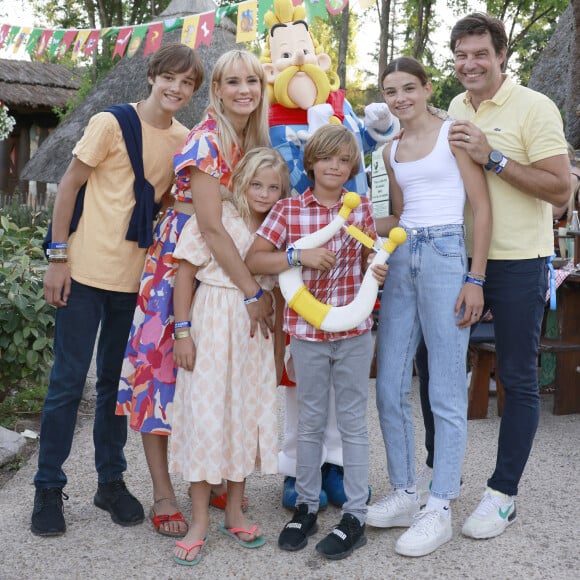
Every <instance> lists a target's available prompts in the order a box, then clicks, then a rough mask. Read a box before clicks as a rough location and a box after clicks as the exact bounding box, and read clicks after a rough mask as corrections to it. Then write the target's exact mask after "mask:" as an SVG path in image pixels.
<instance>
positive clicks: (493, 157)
mask: <svg viewBox="0 0 580 580" xmlns="http://www.w3.org/2000/svg"><path fill="white" fill-rule="evenodd" d="M503 158H504V155H503V153H502V152H501V151H498V150H497V149H493V150H492V151H491V153H490V154H489V160H488V162H487V163H486V164H485V165H484V166H483V167H484V168H485V169H486V170H487V171H489V170H490V169H493V168H494V167H495V166H496V165H499V164H500V163H501V162H502V159H503Z"/></svg>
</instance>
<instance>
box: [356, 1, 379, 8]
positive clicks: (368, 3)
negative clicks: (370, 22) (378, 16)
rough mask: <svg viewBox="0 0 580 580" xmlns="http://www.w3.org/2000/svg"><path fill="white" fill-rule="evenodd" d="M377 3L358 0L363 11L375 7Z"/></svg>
mask: <svg viewBox="0 0 580 580" xmlns="http://www.w3.org/2000/svg"><path fill="white" fill-rule="evenodd" d="M376 3H377V0H358V5H359V6H360V7H361V9H362V10H366V9H367V8H370V7H371V6H374V5H375V4H376Z"/></svg>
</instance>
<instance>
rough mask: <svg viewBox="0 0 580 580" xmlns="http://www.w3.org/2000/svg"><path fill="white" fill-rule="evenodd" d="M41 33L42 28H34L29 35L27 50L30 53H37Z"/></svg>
mask: <svg viewBox="0 0 580 580" xmlns="http://www.w3.org/2000/svg"><path fill="white" fill-rule="evenodd" d="M41 34H42V28H33V29H32V32H31V33H30V34H29V35H28V42H27V43H26V52H27V53H28V54H36V46H37V44H38V40H39V39H40V35H41Z"/></svg>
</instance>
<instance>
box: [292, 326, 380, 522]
mask: <svg viewBox="0 0 580 580" xmlns="http://www.w3.org/2000/svg"><path fill="white" fill-rule="evenodd" d="M290 352H291V353H292V358H293V360H294V369H295V372H296V384H297V386H296V388H297V389H298V444H297V452H296V455H297V457H296V491H297V492H298V499H297V500H296V504H300V503H305V504H307V505H308V508H309V511H310V512H313V511H317V510H318V497H319V494H320V486H321V472H320V463H321V455H322V444H323V438H324V431H325V429H326V424H327V417H328V407H329V401H330V385H334V392H335V401H336V421H337V425H338V430H339V432H340V436H341V440H342V456H343V465H344V492H345V495H346V498H347V500H346V503H345V504H344V505H343V506H342V513H343V514H345V513H350V514H352V515H354V516H355V517H356V518H358V520H359V521H360V522H361V523H364V522H365V520H366V514H367V507H366V501H367V499H368V493H369V490H368V471H369V443H368V430H367V418H366V412H367V401H368V385H369V371H370V366H371V359H372V356H373V345H372V337H371V333H370V332H366V333H364V334H361V335H359V336H355V337H352V338H346V339H344V340H334V341H332V342H311V341H306V340H300V339H297V338H294V337H292V338H291V340H290Z"/></svg>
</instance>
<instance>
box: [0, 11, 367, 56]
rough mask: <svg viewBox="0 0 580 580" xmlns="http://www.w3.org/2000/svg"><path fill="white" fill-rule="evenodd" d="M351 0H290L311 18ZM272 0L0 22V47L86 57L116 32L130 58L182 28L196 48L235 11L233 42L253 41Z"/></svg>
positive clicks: (120, 52)
mask: <svg viewBox="0 0 580 580" xmlns="http://www.w3.org/2000/svg"><path fill="white" fill-rule="evenodd" d="M349 1H351V2H352V1H353V0H292V3H293V5H294V6H297V5H299V4H304V6H305V8H306V15H307V19H308V21H310V20H312V19H314V18H317V17H319V18H323V19H327V18H328V13H329V12H330V13H331V14H339V13H340V12H342V11H343V10H344V8H345V6H346V5H347V2H349ZM357 2H358V4H359V6H361V7H362V8H368V7H370V6H372V5H373V4H375V3H376V0H357ZM273 4H274V0H243V1H242V2H241V3H239V4H229V5H225V6H220V7H217V8H216V10H215V11H213V12H206V13H203V14H195V15H191V16H186V17H184V18H169V19H167V20H164V21H162V22H150V23H147V24H141V25H137V26H124V27H121V28H110V27H109V28H102V29H86V30H78V29H56V30H52V29H43V28H34V27H32V26H31V27H20V26H13V25H11V24H5V23H0V49H3V50H7V49H12V51H13V52H15V53H16V52H18V51H19V50H20V49H21V48H24V49H25V50H26V52H28V53H29V54H30V55H34V56H35V57H36V58H39V57H41V56H43V55H44V54H48V55H49V56H50V57H55V56H56V57H58V58H59V59H61V58H63V57H64V55H65V54H66V53H67V51H68V50H69V49H70V47H71V45H72V51H71V52H72V58H73V59H75V60H76V59H79V58H81V57H83V56H85V57H88V56H91V55H92V54H93V52H94V50H95V48H96V47H97V46H98V44H99V40H100V39H105V38H109V37H111V36H112V35H116V39H115V48H114V51H113V55H112V58H113V59H115V57H117V56H118V57H119V58H122V57H123V56H125V55H126V56H127V57H129V58H130V57H132V56H133V55H135V54H136V52H137V51H138V49H139V47H140V46H141V43H142V42H143V39H145V49H144V51H143V56H147V55H149V54H151V53H154V52H156V51H157V50H158V49H159V47H160V46H161V42H162V40H163V33H164V32H169V31H172V30H176V29H178V28H181V42H183V43H184V44H187V45H188V46H191V47H192V48H199V47H200V46H201V45H202V44H204V45H205V46H208V47H209V46H210V44H211V41H212V38H213V33H214V29H215V26H216V24H219V23H220V22H221V21H222V20H223V19H224V18H227V17H230V18H232V19H233V15H234V14H235V13H236V12H237V31H236V41H237V42H252V41H255V40H256V38H257V36H258V34H262V33H264V32H265V30H266V25H265V24H264V15H265V13H266V12H267V11H268V10H272V9H273Z"/></svg>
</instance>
